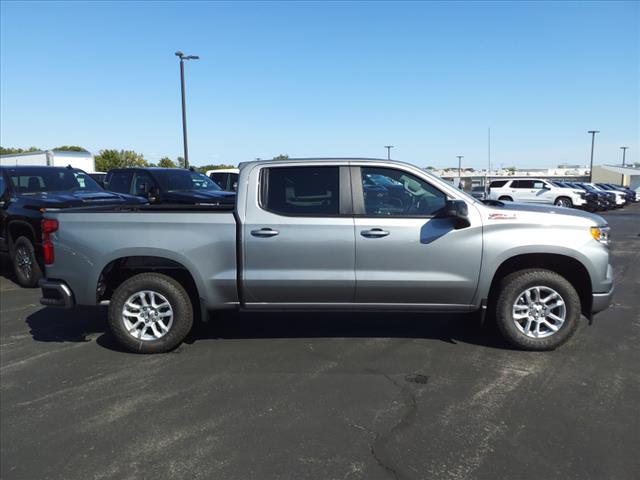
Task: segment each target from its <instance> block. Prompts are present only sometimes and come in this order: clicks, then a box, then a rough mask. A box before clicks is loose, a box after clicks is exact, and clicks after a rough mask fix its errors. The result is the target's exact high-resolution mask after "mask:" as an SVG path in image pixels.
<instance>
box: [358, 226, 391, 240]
mask: <svg viewBox="0 0 640 480" xmlns="http://www.w3.org/2000/svg"><path fill="white" fill-rule="evenodd" d="M360 235H362V236H363V237H367V238H380V237H386V236H387V235H389V232H387V231H386V230H383V229H381V228H372V229H371V230H362V231H361V232H360Z"/></svg>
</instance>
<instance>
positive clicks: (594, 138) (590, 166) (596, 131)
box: [587, 130, 600, 183]
mask: <svg viewBox="0 0 640 480" xmlns="http://www.w3.org/2000/svg"><path fill="white" fill-rule="evenodd" d="M587 133H590V134H591V164H590V165H589V183H591V182H593V145H594V143H595V141H596V133H600V131H599V130H589V131H588V132H587Z"/></svg>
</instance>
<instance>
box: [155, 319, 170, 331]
mask: <svg viewBox="0 0 640 480" xmlns="http://www.w3.org/2000/svg"><path fill="white" fill-rule="evenodd" d="M156 325H159V326H160V328H161V329H162V331H163V332H164V333H167V332H168V331H169V327H167V326H166V325H165V324H164V323H162V321H160V320H158V321H157V322H156Z"/></svg>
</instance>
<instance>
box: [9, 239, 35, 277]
mask: <svg viewBox="0 0 640 480" xmlns="http://www.w3.org/2000/svg"><path fill="white" fill-rule="evenodd" d="M11 252H12V259H11V260H12V262H13V270H14V271H15V273H16V278H17V279H18V283H19V284H20V285H21V286H23V287H35V286H36V285H37V284H38V280H40V279H41V278H42V269H41V268H40V265H39V264H38V259H37V258H36V251H35V249H34V247H33V243H31V240H29V239H28V238H27V237H18V238H17V240H16V241H15V243H14V244H13V248H12V249H11Z"/></svg>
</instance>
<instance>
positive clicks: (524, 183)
mask: <svg viewBox="0 0 640 480" xmlns="http://www.w3.org/2000/svg"><path fill="white" fill-rule="evenodd" d="M511 188H529V189H531V188H534V182H533V180H514V181H513V183H511Z"/></svg>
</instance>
